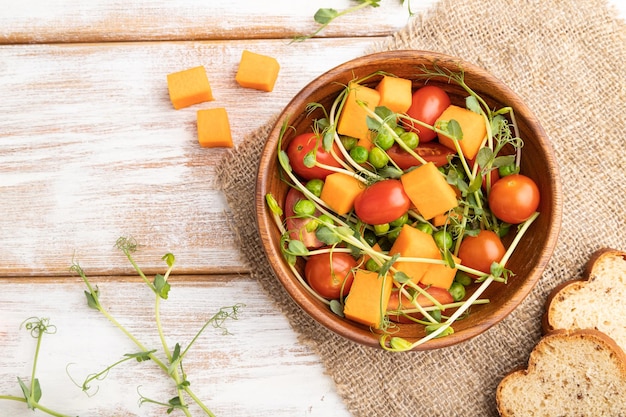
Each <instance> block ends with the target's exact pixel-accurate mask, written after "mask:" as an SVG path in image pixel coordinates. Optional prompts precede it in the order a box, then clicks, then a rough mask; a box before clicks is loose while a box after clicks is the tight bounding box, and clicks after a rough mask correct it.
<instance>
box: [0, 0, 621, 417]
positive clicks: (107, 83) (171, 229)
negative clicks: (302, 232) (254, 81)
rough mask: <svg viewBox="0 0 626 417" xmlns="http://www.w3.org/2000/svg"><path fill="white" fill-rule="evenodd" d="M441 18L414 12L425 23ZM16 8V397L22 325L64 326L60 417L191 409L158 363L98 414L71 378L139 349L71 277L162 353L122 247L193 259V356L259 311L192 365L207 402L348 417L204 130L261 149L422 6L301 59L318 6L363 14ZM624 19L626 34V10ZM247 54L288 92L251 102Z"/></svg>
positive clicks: (0, 216) (11, 315)
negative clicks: (241, 219)
mask: <svg viewBox="0 0 626 417" xmlns="http://www.w3.org/2000/svg"><path fill="white" fill-rule="evenodd" d="M433 2H434V0H428V1H413V2H412V3H411V6H412V7H413V10H414V11H420V10H425V9H426V8H428V7H429V6H430V5H431V4H432V3H433ZM0 3H4V4H1V10H2V13H1V14H0V198H1V201H2V203H1V205H0V259H1V260H2V262H0V348H1V349H0V350H1V351H2V355H0V395H15V396H20V395H21V391H20V388H19V385H18V382H17V377H20V378H22V379H24V380H27V381H28V380H29V378H30V372H31V366H32V358H33V355H34V352H35V344H36V341H35V339H33V338H32V337H31V336H30V335H29V334H28V333H27V332H26V331H25V330H24V329H21V330H20V324H21V323H22V322H23V321H24V320H25V319H27V318H29V317H32V316H36V317H47V318H49V319H50V321H51V322H52V323H53V324H54V325H55V326H56V330H57V332H56V334H54V335H46V336H45V337H44V339H43V343H42V347H41V352H40V355H39V362H38V368H37V376H38V378H39V380H40V383H41V387H42V391H43V397H42V399H41V403H42V404H44V405H46V406H48V407H50V408H52V409H55V410H57V411H60V412H63V413H65V414H67V415H81V416H87V415H94V416H96V415H98V416H139V415H141V416H157V415H159V416H162V415H166V414H165V411H164V410H163V409H162V408H159V407H156V406H153V405H150V404H144V405H143V406H139V405H138V398H139V397H138V391H140V392H141V393H142V394H144V395H146V396H150V397H153V398H155V399H159V400H164V401H167V400H168V399H169V398H171V397H173V396H174V395H175V393H174V391H172V386H171V384H170V381H168V380H167V379H166V378H165V377H164V376H163V374H162V373H161V371H160V370H158V369H157V368H155V367H154V365H153V364H151V363H132V364H128V365H125V366H123V367H121V368H120V369H116V370H113V371H112V372H110V374H109V375H108V377H107V378H106V379H105V380H103V381H100V382H97V383H94V384H93V385H94V386H97V387H98V388H99V391H98V392H97V394H96V395H95V396H93V397H88V396H87V395H85V394H84V393H82V392H81V390H80V388H78V387H76V386H75V385H74V384H73V383H72V381H71V380H70V378H69V376H68V374H69V375H71V376H72V377H75V378H76V379H81V378H84V377H85V376H86V375H87V374H89V373H91V372H97V371H100V370H102V369H103V368H104V367H106V366H107V365H109V364H111V363H112V362H114V361H115V360H117V359H118V358H120V357H121V355H123V354H125V353H132V352H136V351H137V348H136V347H135V346H134V345H133V344H132V343H131V342H129V341H128V339H126V337H125V336H124V335H123V334H122V333H121V332H119V331H118V330H117V329H115V328H114V327H113V326H112V325H111V324H110V323H109V322H108V321H107V320H106V319H105V318H104V317H102V316H101V315H99V314H98V313H97V312H96V311H94V310H91V309H89V308H88V307H87V305H86V301H85V296H84V294H83V289H84V285H83V283H82V281H81V280H80V279H79V278H78V277H77V276H76V275H75V274H72V273H71V272H70V271H69V267H70V265H71V264H72V262H73V260H77V261H78V262H79V263H80V265H81V266H82V267H83V268H84V270H85V272H86V273H87V275H88V276H89V277H90V279H91V280H92V282H93V283H95V284H97V285H98V287H99V289H100V292H101V297H102V301H103V303H104V304H106V307H107V308H108V309H109V310H110V311H111V312H112V313H113V314H114V315H115V317H116V318H117V319H118V320H119V321H120V322H121V323H122V324H124V325H125V326H127V327H128V328H129V329H130V330H131V331H133V332H134V333H135V334H137V335H138V336H139V337H141V338H142V339H143V340H145V342H146V343H147V344H149V345H158V342H159V341H158V337H157V335H156V333H155V332H154V330H155V327H154V318H153V306H154V298H153V296H152V294H151V293H150V291H149V290H148V288H147V287H145V286H142V283H141V281H140V280H139V278H138V277H137V275H136V274H135V273H134V271H133V270H132V268H131V266H130V264H129V262H128V261H127V259H126V258H125V256H124V255H123V254H122V253H121V252H120V251H118V250H117V249H115V248H114V243H115V241H116V240H117V238H118V237H120V236H133V237H134V238H136V239H137V241H138V242H139V243H140V244H141V247H140V249H139V250H138V252H137V253H136V255H135V259H136V261H137V262H138V264H139V265H140V266H141V267H142V269H143V270H144V272H145V273H146V274H148V275H154V274H155V273H163V272H164V271H165V266H164V263H163V261H162V260H161V256H163V255H164V254H165V253H166V252H172V253H174V255H175V256H176V259H177V264H176V267H175V270H174V276H173V277H172V278H171V282H172V290H171V292H170V297H169V299H168V300H167V301H164V302H163V303H162V316H163V326H164V328H165V333H166V338H167V340H168V342H169V343H171V345H173V344H175V343H176V342H180V343H182V344H186V343H188V342H189V341H190V340H191V338H192V337H193V336H194V335H195V333H196V331H197V330H198V329H199V328H200V327H201V326H202V324H203V323H204V321H205V320H206V319H207V318H208V317H210V316H211V315H212V314H213V313H215V312H216V311H217V310H218V309H219V308H220V307H221V306H226V305H231V304H234V303H237V302H243V303H245V304H246V307H245V308H244V309H243V310H242V311H241V314H240V319H239V320H238V321H231V322H228V323H227V327H228V329H229V331H230V333H231V335H226V336H224V335H222V334H221V333H220V331H217V330H214V329H208V330H207V331H206V333H205V334H204V335H203V336H202V337H201V339H200V340H199V341H198V342H197V343H196V344H195V345H194V347H193V348H192V350H191V351H190V354H189V355H188V356H187V357H186V359H185V370H186V371H187V374H188V379H189V381H190V382H191V384H192V387H193V389H194V391H195V392H196V394H197V395H198V396H199V397H200V398H201V399H203V400H205V403H206V404H207V405H208V407H209V408H210V409H211V410H212V411H213V412H214V413H215V414H216V415H218V416H232V417H237V416H251V415H254V416H258V417H262V416H273V417H280V416H285V417H287V416H289V417H293V416H329V415H332V416H347V415H348V412H347V411H346V409H345V407H344V405H343V404H342V402H341V400H340V398H339V397H338V395H337V394H336V392H335V390H334V387H333V383H332V381H331V380H330V378H329V377H328V376H326V375H325V374H324V370H323V368H322V366H321V365H320V364H319V362H318V358H317V357H316V355H315V354H314V353H313V352H312V351H311V350H310V348H308V347H307V346H304V345H302V344H300V343H299V342H298V340H297V335H296V334H295V333H294V332H293V331H292V330H291V328H290V327H289V325H288V323H287V321H286V319H285V318H284V317H283V315H282V314H281V313H280V312H278V311H275V310H274V308H273V305H272V302H271V300H270V298H268V297H267V296H266V295H265V294H264V293H263V292H262V290H261V288H260V286H259V285H258V284H257V283H256V282H255V281H253V280H252V279H251V278H250V277H249V275H247V272H248V270H247V268H246V266H245V265H244V261H243V257H242V254H241V253H240V251H239V249H238V247H237V245H236V240H235V238H234V233H233V231H232V230H231V229H230V224H229V218H228V207H227V206H226V203H225V200H224V198H223V196H222V195H221V194H220V192H219V190H218V187H217V186H216V184H215V167H216V164H217V163H218V162H219V161H220V160H221V158H222V157H223V156H224V155H225V152H227V151H226V150H225V149H203V148H200V147H199V145H198V143H197V140H196V130H195V129H196V125H195V113H196V110H198V109H199V108H210V107H225V108H226V109H227V110H228V112H229V117H230V121H231V127H232V133H233V139H234V141H235V143H236V144H239V143H241V142H242V141H243V140H244V138H245V136H246V135H247V134H249V133H251V132H253V131H255V130H256V129H257V128H258V127H260V126H262V125H263V124H265V123H266V122H267V120H268V119H269V118H270V117H271V116H272V115H274V114H276V113H278V112H279V111H280V110H281V109H282V107H283V106H284V105H285V104H286V103H287V102H288V101H289V100H290V98H291V97H292V96H293V95H294V94H295V93H297V92H298V90H299V89H300V88H302V87H303V86H304V85H305V84H306V83H308V82H309V81H310V80H312V79H313V78H314V77H316V76H318V75H319V74H321V73H322V72H324V71H325V70H327V69H330V68H332V67H334V66H335V65H337V64H340V63H342V62H344V61H346V60H349V59H351V58H355V57H357V56H360V55H362V54H363V53H364V51H365V50H366V48H367V47H369V46H370V45H371V44H372V43H373V42H374V41H376V40H379V39H380V38H381V37H384V36H387V35H389V34H391V33H393V32H394V31H396V30H399V29H401V28H402V27H403V26H404V25H405V24H406V23H407V21H408V19H409V14H408V12H407V10H406V5H404V6H403V5H402V2H401V1H400V0H397V1H396V0H384V1H382V2H381V7H379V8H376V9H372V8H368V9H365V10H362V11H360V12H358V13H355V14H351V15H347V16H345V17H342V18H340V19H338V20H337V21H336V22H334V23H333V24H331V25H330V26H329V27H328V28H327V29H326V30H324V31H323V32H322V33H321V34H320V37H318V38H315V39H310V40H308V41H306V42H304V43H291V42H290V39H291V38H292V37H293V36H295V35H297V34H302V33H310V32H312V31H314V30H315V29H316V28H317V25H316V24H315V23H314V22H313V19H312V17H313V14H314V13H315V11H316V10H317V9H318V8H320V7H333V8H336V9H339V10H341V9H345V8H347V7H349V6H351V5H354V3H353V2H350V1H349V0H332V1H331V0H310V1H306V2H305V1H297V0H296V1H294V0H272V1H267V2H265V1H259V0H231V1H228V2H221V1H217V0H212V1H200V0H178V1H158V0H155V1H146V0H130V1H125V2H113V1H104V0H94V1H90V2H85V1H79V0H65V1H56V0H47V1H44V0H25V1H19V2H15V1H9V0H2V1H1V2H0ZM614 3H615V4H616V5H617V6H618V7H619V12H620V13H621V15H622V16H625V15H626V5H625V4H624V3H623V2H621V1H617V0H614ZM243 49H249V50H251V51H254V52H257V53H260V54H265V55H270V56H273V57H275V58H277V59H278V61H279V63H280V65H281V71H280V75H279V79H278V81H277V83H276V87H275V90H274V91H273V92H271V93H263V92H259V91H255V90H247V89H243V88H241V87H239V86H238V85H237V84H236V82H235V79H234V74H235V72H236V69H237V65H238V62H239V58H240V55H241V52H242V50H243ZM197 65H204V66H205V68H206V70H207V73H208V76H209V80H210V82H211V86H212V88H213V93H214V96H215V101H213V102H210V103H205V104H203V105H197V106H193V107H190V108H186V109H182V110H178V111H176V110H174V109H173V107H172V106H171V103H170V102H169V98H168V93H167V87H166V81H165V80H166V75H167V74H168V73H171V72H175V71H179V70H182V69H186V68H190V67H193V66H197ZM250 227H254V223H253V219H251V222H250ZM70 364H71V365H70ZM68 365H70V366H69V368H68ZM192 411H193V414H194V415H201V413H200V412H199V409H197V408H192ZM25 415H32V413H31V411H29V410H27V409H26V406H25V404H23V403H18V402H12V401H2V400H0V417H4V416H12V417H13V416H25ZM36 415H43V414H40V413H39V412H37V413H36ZM178 415H182V414H178Z"/></svg>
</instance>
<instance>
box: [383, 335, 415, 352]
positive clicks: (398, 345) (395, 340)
mask: <svg viewBox="0 0 626 417" xmlns="http://www.w3.org/2000/svg"><path fill="white" fill-rule="evenodd" d="M389 344H390V345H391V348H392V349H393V350H397V351H400V352H403V351H405V350H409V349H411V346H412V344H411V342H409V341H408V340H406V339H404V338H402V337H398V336H396V337H392V338H391V339H390V340H389Z"/></svg>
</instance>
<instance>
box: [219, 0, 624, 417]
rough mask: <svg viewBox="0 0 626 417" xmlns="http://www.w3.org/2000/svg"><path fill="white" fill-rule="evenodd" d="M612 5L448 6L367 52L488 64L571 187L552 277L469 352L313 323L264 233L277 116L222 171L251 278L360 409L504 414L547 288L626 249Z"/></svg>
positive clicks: (560, 0)
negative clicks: (283, 278) (263, 192)
mask: <svg viewBox="0 0 626 417" xmlns="http://www.w3.org/2000/svg"><path fill="white" fill-rule="evenodd" d="M615 16H616V12H615V11H614V10H612V9H611V8H610V7H609V6H607V4H606V3H605V2H604V1H601V0H585V1H582V0H570V1H567V0H526V1H513V0H491V1H484V0H443V1H441V2H439V3H437V4H436V5H434V6H433V7H432V8H431V9H430V10H429V11H427V12H425V13H423V14H420V15H418V16H416V17H415V18H414V19H413V20H411V22H410V23H409V25H408V26H407V27H406V28H405V29H403V30H401V31H400V32H398V33H397V34H395V35H394V36H392V37H390V38H388V39H386V40H384V41H383V42H381V43H380V44H376V45H372V47H371V50H369V51H367V52H376V51H382V50H392V49H427V50H433V51H438V52H443V53H447V54H450V55H454V56H458V57H460V58H462V59H464V60H466V61H469V62H472V63H474V64H476V65H479V66H481V67H483V68H485V69H486V70H488V71H490V72H491V73H492V74H493V75H495V76H496V77H498V78H499V79H501V80H502V81H504V82H505V83H506V84H508V85H509V86H510V87H511V88H512V89H513V90H514V91H516V92H517V93H518V94H519V95H520V97H521V98H522V99H523V100H525V101H526V103H527V104H528V106H529V107H530V109H532V111H533V112H534V113H535V114H536V115H537V116H538V117H539V119H540V121H541V123H542V124H543V127H544V128H545V130H546V132H547V133H548V136H549V137H550V139H551V140H552V142H553V145H554V149H555V151H556V157H557V160H558V163H559V166H560V170H561V175H562V181H563V194H564V195H563V197H564V198H563V222H562V230H561V234H560V238H559V243H558V245H557V248H556V251H555V253H554V256H553V258H552V260H551V261H550V263H549V265H548V267H547V269H546V270H545V273H544V274H543V277H542V280H541V281H540V283H539V284H538V286H537V287H536V288H535V290H534V291H533V292H532V293H531V295H530V296H529V297H528V298H527V299H526V300H525V301H524V302H523V304H522V305H521V306H520V307H519V308H518V309H517V310H515V311H514V312H513V313H512V314H511V315H510V316H509V317H508V318H506V319H505V320H504V321H503V322H501V323H500V324H498V325H496V326H494V327H493V328H492V329H490V330H489V331H487V332H485V333H484V334H482V335H481V336H478V337H476V338H474V339H472V340H470V341H468V342H466V343H463V344H461V345H460V346H455V347H451V348H445V349H441V350H437V351H431V352H408V353H401V354H397V353H388V352H384V351H381V350H377V349H373V348H365V347H362V346H359V345H357V344H355V343H353V342H350V341H347V340H344V339H342V338H341V337H339V336H336V335H334V334H332V333H330V332H329V331H327V330H325V329H324V328H322V327H320V326H319V325H317V324H316V323H315V322H313V321H312V320H311V319H310V318H309V317H308V316H306V315H305V314H304V313H303V312H302V311H301V310H300V309H299V307H298V306H297V305H296V304H295V303H294V302H293V301H292V300H291V299H290V298H289V296H288V295H287V293H286V292H285V291H284V290H283V289H282V287H281V286H280V284H279V283H278V281H277V280H276V279H275V278H274V276H273V274H272V272H271V270H270V269H269V265H268V263H267V261H266V258H265V255H264V253H263V251H262V248H261V243H260V239H259V237H258V235H257V234H256V231H255V229H254V228H253V227H250V224H251V223H250V222H251V221H252V220H253V219H254V181H255V177H256V166H255V164H254V163H253V161H258V158H259V154H260V151H261V149H262V146H263V143H264V139H265V137H266V135H267V132H268V130H269V128H270V126H271V121H268V124H267V125H266V126H264V127H263V128H261V129H259V130H258V132H256V133H255V134H253V135H251V136H250V137H248V138H246V140H245V141H244V143H242V145H241V146H239V147H238V148H237V149H236V150H235V151H234V152H233V153H232V154H231V155H229V156H228V157H226V158H225V160H224V161H223V164H222V166H221V168H220V170H219V175H218V178H219V181H220V184H221V186H222V189H223V190H224V192H225V194H226V197H227V199H228V202H229V204H230V207H231V209H232V215H233V219H234V223H235V227H236V228H237V229H238V233H239V238H240V243H241V247H242V250H243V253H244V254H245V256H246V257H247V260H248V262H249V265H250V268H251V271H252V272H251V273H252V276H253V277H255V278H256V279H258V281H259V282H260V283H261V284H262V287H263V288H264V289H265V290H267V292H268V293H269V294H270V295H271V296H272V297H273V298H274V299H275V301H276V304H277V306H278V307H279V308H280V309H281V310H282V311H283V312H284V314H285V315H286V316H287V317H288V319H289V320H290V322H291V325H292V326H293V328H294V329H295V331H296V332H297V333H298V334H299V335H300V336H301V340H302V341H304V342H305V343H308V344H310V345H311V346H312V347H313V348H314V350H315V351H316V352H317V353H318V354H319V356H320V360H321V361H322V362H323V364H324V365H325V368H326V370H327V372H328V373H329V374H330V375H331V376H332V378H333V380H334V381H335V383H336V387H337V390H338V392H339V394H340V395H341V397H342V398H343V399H344V401H345V403H346V406H347V408H348V410H350V412H351V413H352V414H353V415H354V416H364V417H371V416H394V417H399V416H448V417H449V416H495V415H497V411H496V409H495V394H494V393H495V388H496V386H497V384H498V382H499V381H500V379H501V378H502V376H503V375H504V374H505V373H506V372H508V371H510V370H511V369H512V368H514V367H516V366H519V365H524V364H526V361H527V359H528V354H529V353H530V351H531V350H532V348H533V346H534V345H535V343H536V342H537V340H538V338H539V337H540V336H541V328H540V317H541V314H542V312H543V305H544V301H545V297H546V295H547V293H548V292H549V291H550V290H551V289H552V288H553V287H554V286H555V285H556V284H557V283H559V282H562V281H563V280H566V279H570V278H574V277H576V276H578V275H579V274H580V272H581V270H582V267H583V265H584V263H585V261H586V260H587V259H588V257H589V255H590V254H591V252H593V251H594V250H595V249H597V248H599V247H605V246H608V247H613V248H615V249H621V250H626V208H625V201H626V199H625V198H624V193H625V192H626V29H625V28H626V25H625V23H624V21H623V20H621V19H618V18H616V17H615Z"/></svg>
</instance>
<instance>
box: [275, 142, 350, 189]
mask: <svg viewBox="0 0 626 417" xmlns="http://www.w3.org/2000/svg"><path fill="white" fill-rule="evenodd" d="M333 148H334V150H335V154H336V155H338V156H339V155H341V153H340V151H339V148H338V147H337V145H336V144H334V143H333ZM312 151H316V154H315V155H316V156H315V158H316V160H317V162H319V163H321V164H325V165H330V166H333V167H337V168H339V167H341V165H340V164H339V162H338V161H337V160H336V159H335V158H334V157H333V156H332V155H331V154H330V153H329V152H326V151H325V150H324V147H323V146H322V139H321V138H319V137H317V135H316V134H315V133H303V134H301V135H298V136H296V137H295V138H294V139H293V140H292V141H291V142H289V145H288V146H287V156H288V157H289V163H290V164H291V168H292V169H293V170H294V172H295V173H296V174H298V175H299V176H300V177H302V178H304V179H305V180H312V179H325V178H326V176H327V175H328V174H330V173H331V172H332V171H329V170H327V169H324V168H320V167H317V166H313V167H307V166H306V165H305V164H304V158H305V157H306V155H307V154H308V153H309V152H312Z"/></svg>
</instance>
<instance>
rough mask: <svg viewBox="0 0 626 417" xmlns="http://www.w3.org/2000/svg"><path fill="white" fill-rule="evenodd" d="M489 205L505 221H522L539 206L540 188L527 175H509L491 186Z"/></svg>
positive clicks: (516, 222)
mask: <svg viewBox="0 0 626 417" xmlns="http://www.w3.org/2000/svg"><path fill="white" fill-rule="evenodd" d="M489 207H490V208H491V211H492V213H493V214H494V215H495V216H496V217H497V218H498V219H500V220H502V221H503V222H507V223H511V224H518V223H522V222H523V221H525V220H527V219H528V218H529V217H530V216H531V215H532V214H533V213H534V212H535V211H536V210H537V207H539V188H538V187H537V184H535V182H534V181H533V180H532V179H530V178H529V177H527V176H525V175H522V174H513V175H507V176H506V177H502V178H500V179H499V180H498V181H497V182H496V183H495V184H493V187H491V193H489Z"/></svg>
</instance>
